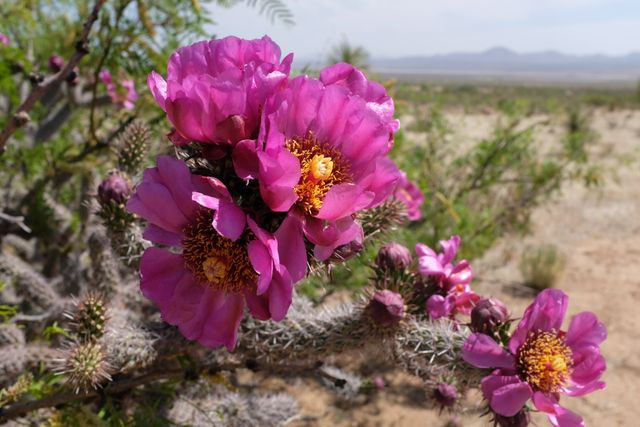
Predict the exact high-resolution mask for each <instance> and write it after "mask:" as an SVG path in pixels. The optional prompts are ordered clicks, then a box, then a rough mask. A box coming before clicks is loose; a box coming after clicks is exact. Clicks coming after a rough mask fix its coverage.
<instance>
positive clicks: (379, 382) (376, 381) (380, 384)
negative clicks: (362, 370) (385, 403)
mask: <svg viewBox="0 0 640 427" xmlns="http://www.w3.org/2000/svg"><path fill="white" fill-rule="evenodd" d="M372 382H373V385H374V386H375V388H377V389H378V390H384V388H385V387H386V385H387V382H386V381H385V380H384V378H382V377H381V376H377V377H375V378H373V381H372Z"/></svg>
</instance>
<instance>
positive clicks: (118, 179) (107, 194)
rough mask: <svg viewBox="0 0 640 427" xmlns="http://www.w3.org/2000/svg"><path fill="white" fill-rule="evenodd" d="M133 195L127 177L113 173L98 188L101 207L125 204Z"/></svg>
mask: <svg viewBox="0 0 640 427" xmlns="http://www.w3.org/2000/svg"><path fill="white" fill-rule="evenodd" d="M129 195H131V186H130V185H129V182H128V181H127V179H126V178H125V177H123V176H122V175H120V174H118V173H112V174H111V175H109V176H108V177H107V178H105V180H104V181H102V183H100V185H99V186H98V201H99V202H100V204H101V205H108V204H110V203H115V204H123V203H125V202H126V201H127V199H128V198H129Z"/></svg>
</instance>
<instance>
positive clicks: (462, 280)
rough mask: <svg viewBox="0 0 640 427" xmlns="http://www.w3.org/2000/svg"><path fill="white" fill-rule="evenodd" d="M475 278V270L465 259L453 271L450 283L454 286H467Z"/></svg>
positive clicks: (450, 275)
mask: <svg viewBox="0 0 640 427" xmlns="http://www.w3.org/2000/svg"><path fill="white" fill-rule="evenodd" d="M472 278H473V269H472V268H471V266H470V265H469V262H468V261H467V260H466V259H463V260H462V261H460V262H459V263H458V264H456V266H455V267H453V269H452V270H451V273H450V274H449V282H450V283H451V284H453V285H466V284H468V283H469V282H471V279H472Z"/></svg>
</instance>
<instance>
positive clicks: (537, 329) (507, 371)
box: [463, 289, 607, 427]
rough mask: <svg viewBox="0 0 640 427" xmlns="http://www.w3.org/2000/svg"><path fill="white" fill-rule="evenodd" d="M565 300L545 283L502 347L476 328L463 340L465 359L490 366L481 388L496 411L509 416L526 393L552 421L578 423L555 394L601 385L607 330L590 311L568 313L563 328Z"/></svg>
mask: <svg viewBox="0 0 640 427" xmlns="http://www.w3.org/2000/svg"><path fill="white" fill-rule="evenodd" d="M567 304H568V297H567V295H566V294H565V293H564V292H562V291H560V290H556V289H546V290H544V291H542V292H541V293H540V294H539V295H538V296H537V297H536V299H535V301H534V302H533V303H532V304H531V305H530V306H529V307H528V308H527V309H526V311H525V312H524V315H523V317H522V320H521V321H520V323H518V326H517V328H516V330H515V332H514V333H513V335H512V336H511V339H510V340H509V343H508V348H503V347H502V346H500V345H499V344H498V343H496V342H495V341H494V340H493V339H492V338H491V337H489V336H488V335H485V334H481V333H475V334H472V335H471V336H470V337H469V338H468V339H467V341H466V342H465V344H464V348H463V358H464V360H465V361H466V362H467V363H470V364H471V365H473V366H476V367H478V368H495V370H494V371H493V372H492V373H491V374H490V375H489V376H486V377H485V378H484V379H483V380H482V383H481V388H482V392H483V395H484V397H485V399H487V401H488V402H489V405H490V406H491V409H493V411H495V412H496V413H497V414H499V415H502V416H506V417H511V416H514V415H516V414H517V413H518V412H519V411H520V410H521V409H522V408H523V406H524V405H525V403H526V402H527V401H528V400H529V399H532V401H533V404H534V406H535V407H536V408H537V409H538V410H540V411H542V412H545V413H546V414H547V416H548V418H549V421H550V422H551V424H553V425H554V426H556V427H574V426H584V422H583V420H582V418H581V417H580V416H579V415H577V414H576V413H574V412H572V411H570V410H568V409H566V408H564V407H562V406H561V405H560V403H559V400H560V394H566V395H568V396H583V395H585V394H588V393H591V392H593V391H595V390H601V389H603V388H604V387H605V383H604V382H603V381H601V380H600V377H601V376H602V374H603V372H604V371H605V369H606V363H605V360H604V358H603V357H602V355H601V354H600V344H601V343H602V342H603V341H604V340H605V339H606V338H607V331H606V329H605V326H604V325H603V324H602V323H601V322H600V321H599V320H598V318H597V317H596V316H595V314H593V313H591V312H582V313H579V314H577V315H575V316H573V318H572V319H571V322H570V324H569V329H568V331H567V332H564V331H562V330H560V327H561V326H562V322H563V320H564V317H565V313H566V310H567Z"/></svg>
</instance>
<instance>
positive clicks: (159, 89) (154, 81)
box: [147, 71, 167, 110]
mask: <svg viewBox="0 0 640 427" xmlns="http://www.w3.org/2000/svg"><path fill="white" fill-rule="evenodd" d="M147 84H148V85H149V89H150V90H151V94H152V95H153V97H154V98H155V100H156V102H157V103H158V105H160V108H162V109H163V110H164V109H165V101H166V99H167V82H166V81H165V79H164V78H162V76H161V75H160V74H158V73H156V72H155V71H152V72H151V74H149V77H147Z"/></svg>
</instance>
